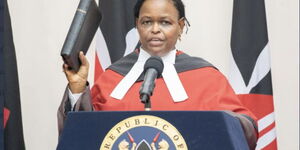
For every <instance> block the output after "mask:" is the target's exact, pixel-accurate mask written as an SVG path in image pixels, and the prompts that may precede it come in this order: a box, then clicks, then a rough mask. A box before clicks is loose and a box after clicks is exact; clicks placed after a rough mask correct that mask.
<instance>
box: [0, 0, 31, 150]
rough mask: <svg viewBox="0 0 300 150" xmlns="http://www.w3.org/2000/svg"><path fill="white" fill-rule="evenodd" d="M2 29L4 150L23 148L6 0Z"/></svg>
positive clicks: (18, 96) (13, 50)
mask: <svg viewBox="0 0 300 150" xmlns="http://www.w3.org/2000/svg"><path fill="white" fill-rule="evenodd" d="M3 13H4V30H3V47H1V49H2V50H1V51H2V53H3V55H2V56H3V71H4V72H3V73H4V74H3V75H4V76H3V77H4V81H5V82H4V83H3V84H4V86H5V87H4V100H5V101H4V106H5V107H6V108H8V109H9V110H10V116H9V120H8V122H7V125H6V128H5V130H4V147H5V149H6V150H24V149H25V144H24V138H23V127H22V117H21V105H20V92H19V81H18V71H17V62H16V55H15V47H14V43H13V36H12V29H11V20H10V15H9V10H8V6H7V1H6V0H4V12H3Z"/></svg>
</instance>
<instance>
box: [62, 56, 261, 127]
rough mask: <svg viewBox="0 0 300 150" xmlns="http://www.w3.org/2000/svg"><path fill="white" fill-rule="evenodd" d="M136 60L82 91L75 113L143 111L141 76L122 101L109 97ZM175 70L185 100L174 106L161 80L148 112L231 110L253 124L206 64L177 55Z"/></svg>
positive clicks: (115, 68) (123, 61) (127, 59)
mask: <svg viewBox="0 0 300 150" xmlns="http://www.w3.org/2000/svg"><path fill="white" fill-rule="evenodd" d="M137 59H138V52H137V51H135V52H132V53H131V54H129V55H127V56H125V57H123V58H122V59H120V60H119V61H117V62H116V63H114V64H113V65H111V66H110V67H109V68H108V69H107V70H106V71H105V72H104V73H102V75H101V76H100V77H99V78H98V80H97V81H96V82H95V84H94V86H93V88H92V90H91V94H90V91H89V89H88V88H87V89H86V91H84V93H83V94H82V96H81V97H80V98H79V100H78V101H77V103H76V105H75V107H74V110H75V111H80V110H90V111H91V110H95V111H143V110H144V104H142V103H141V101H140V98H139V89H140V87H141V84H142V80H143V77H144V74H142V75H141V76H140V77H139V79H138V80H137V81H136V82H135V83H134V84H133V85H132V87H131V88H130V89H129V90H128V92H127V93H126V95H125V96H124V97H123V99H122V100H118V99H115V98H113V97H111V96H110V94H111V93H112V91H113V90H114V88H115V87H116V86H117V85H118V84H119V82H120V81H121V80H122V79H123V78H124V76H125V75H126V74H127V73H128V72H129V71H130V69H131V67H132V66H133V65H134V64H135V62H136V61H137ZM174 66H175V69H176V71H177V73H178V75H179V78H180V80H181V82H182V84H183V87H184V88H185V90H186V92H187V95H188V99H186V100H185V101H182V102H174V101H173V99H172V97H171V95H170V93H169V90H168V88H167V86H166V84H165V82H164V79H163V78H162V77H160V78H158V79H157V80H156V86H155V89H154V91H153V95H152V97H151V106H152V108H151V110H173V111H177V110H178V111H180V110H181V111H182V110H184V111H209V110H230V111H233V112H235V113H238V114H243V115H244V116H246V117H247V118H249V119H250V120H251V121H252V122H253V120H256V117H255V116H254V115H253V114H252V113H251V112H250V111H249V110H248V109H247V108H245V107H244V106H243V105H242V104H241V102H240V101H239V99H238V97H237V96H236V94H235V93H234V91H233V89H232V88H231V86H230V85H229V83H228V81H227V79H226V78H225V77H224V75H222V73H220V72H219V71H218V70H217V69H216V68H215V67H213V66H212V65H211V64H210V63H208V62H207V61H205V60H203V59H201V58H197V57H191V56H189V55H187V54H185V53H183V52H181V51H177V55H176V60H175V65H174ZM67 94H68V93H67V92H66V93H65V96H64V100H63V102H62V104H61V106H60V108H59V113H58V116H59V118H61V119H63V118H65V113H66V112H67V111H68V109H70V103H69V102H68V100H67V99H68V96H67ZM251 118H252V119H253V120H252V119H251ZM60 127H63V122H60Z"/></svg>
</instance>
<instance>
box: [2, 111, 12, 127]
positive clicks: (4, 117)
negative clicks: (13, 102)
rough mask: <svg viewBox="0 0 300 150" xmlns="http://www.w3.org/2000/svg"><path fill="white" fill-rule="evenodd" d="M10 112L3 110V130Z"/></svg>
mask: <svg viewBox="0 0 300 150" xmlns="http://www.w3.org/2000/svg"><path fill="white" fill-rule="evenodd" d="M9 115H10V111H9V109H7V108H4V109H3V123H4V128H5V127H6V124H7V121H8V119H9Z"/></svg>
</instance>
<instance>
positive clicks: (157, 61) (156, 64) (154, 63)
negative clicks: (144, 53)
mask: <svg viewBox="0 0 300 150" xmlns="http://www.w3.org/2000/svg"><path fill="white" fill-rule="evenodd" d="M149 68H153V69H155V70H156V71H157V74H158V77H159V76H160V75H161V74H162V72H163V70H164V63H163V61H162V59H161V58H160V57H158V56H151V57H150V58H149V59H148V60H147V61H146V63H145V65H144V70H147V69H149Z"/></svg>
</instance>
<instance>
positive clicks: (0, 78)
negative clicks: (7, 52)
mask: <svg viewBox="0 0 300 150" xmlns="http://www.w3.org/2000/svg"><path fill="white" fill-rule="evenodd" d="M0 22H4V2H3V0H0ZM3 25H4V23H0V149H4V128H3V124H2V123H1V122H3V108H4V98H5V97H4V89H5V85H4V82H5V80H4V61H3V44H4V43H3V30H4V26H3Z"/></svg>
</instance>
